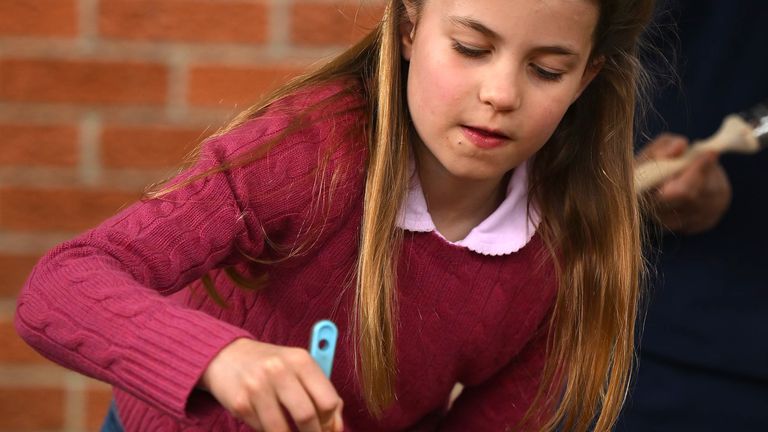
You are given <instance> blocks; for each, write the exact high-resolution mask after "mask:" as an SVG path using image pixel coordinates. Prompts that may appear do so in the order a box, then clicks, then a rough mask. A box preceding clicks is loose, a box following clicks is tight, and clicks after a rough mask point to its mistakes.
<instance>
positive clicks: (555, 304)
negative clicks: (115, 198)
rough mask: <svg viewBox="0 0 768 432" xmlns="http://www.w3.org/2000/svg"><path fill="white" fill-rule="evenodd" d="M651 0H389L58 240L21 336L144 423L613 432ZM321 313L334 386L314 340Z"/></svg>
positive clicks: (34, 283) (38, 279)
mask: <svg viewBox="0 0 768 432" xmlns="http://www.w3.org/2000/svg"><path fill="white" fill-rule="evenodd" d="M652 8H653V1H652V0H599V1H598V0H547V1H541V0H450V1H449V0H391V1H390V2H389V4H388V7H387V9H386V12H385V16H384V18H383V20H382V22H381V23H380V25H379V26H378V27H377V28H376V29H375V30H374V31H373V32H372V33H371V34H370V35H369V36H368V37H366V38H365V39H364V40H363V41H361V42H360V43H358V44H357V45H356V46H354V47H353V48H351V49H350V50H348V51H347V52H345V53H344V54H342V55H340V56H339V57H338V58H336V59H335V60H334V61H332V62H331V63H330V64H328V65H327V66H325V67H323V68H322V69H320V70H318V71H316V72H314V73H311V74H309V75H308V76H306V77H304V78H302V79H300V80H298V81H296V82H294V83H292V84H290V85H288V86H286V87H284V88H283V89H281V90H280V91H278V92H277V93H276V94H274V95H272V96H271V97H270V98H269V99H268V100H267V101H266V102H265V103H263V104H262V105H260V106H257V107H254V108H252V109H250V110H248V111H247V112H245V113H243V114H242V115H241V116H240V117H239V118H238V119H236V120H235V121H234V122H233V124H232V125H230V126H229V127H228V128H226V129H225V130H224V131H222V132H220V133H218V134H217V135H216V136H214V137H211V138H210V139H208V140H206V142H204V143H203V145H202V147H201V151H200V154H199V158H198V159H197V162H196V164H195V165H194V166H193V167H191V168H190V169H189V170H187V171H186V172H185V173H183V174H182V175H180V176H179V177H177V178H176V179H174V180H172V181H171V182H170V183H168V184H167V185H165V186H164V187H163V188H162V189H160V190H158V191H155V193H154V194H153V195H152V196H151V197H149V198H148V199H146V200H144V201H142V202H141V203H137V204H135V205H134V206H132V207H130V208H129V209H127V210H125V211H123V212H122V213H120V214H118V215H117V216H115V217H113V218H111V219H109V220H108V221H106V222H105V223H103V224H102V225H101V226H99V227H97V228H96V229H93V230H91V231H89V232H87V233H85V234H83V235H81V236H80V237H78V238H76V239H74V240H72V241H69V242H66V243H64V244H62V245H60V246H58V247H56V248H55V249H54V250H52V251H51V252H50V253H48V254H47V255H46V256H45V257H44V258H43V259H42V261H41V262H40V263H39V264H38V266H37V267H36V268H35V270H34V272H33V273H32V275H31V276H30V279H29V281H28V283H27V285H26V286H25V288H24V291H23V293H22V294H21V296H20V298H19V303H18V310H17V315H16V326H17V329H18V331H19V333H20V334H21V335H22V336H23V337H24V338H25V340H27V341H28V342H29V343H30V344H32V345H33V346H35V347H36V348H37V349H38V350H40V351H41V352H42V353H44V354H45V355H46V356H48V357H49V358H51V359H53V360H54V361H57V362H59V363H61V364H64V365H66V366H67V367H70V368H72V369H74V370H77V371H79V372H82V373H84V374H87V375H90V376H93V377H96V378H98V379H101V380H104V381H106V382H109V383H110V384H112V385H113V386H114V392H115V402H116V404H115V405H116V413H112V414H116V416H117V422H115V424H116V426H117V427H121V426H122V427H124V429H125V430H131V431H147V430H151V431H155V430H163V431H170V430H198V431H211V430H216V431H220V430H244V429H247V428H248V426H250V427H252V428H255V429H257V430H266V431H283V430H288V429H289V428H291V427H293V428H296V429H298V430H301V431H320V430H335V431H339V430H347V431H377V430H382V431H395V430H441V431H443V430H445V431H448V430H456V431H502V430H507V429H516V430H517V429H530V430H542V429H544V430H552V429H554V428H556V427H562V428H564V430H569V431H570V430H577V431H583V430H586V429H587V428H594V429H595V430H599V431H607V430H609V429H610V428H611V426H612V425H613V423H614V420H615V418H616V416H617V414H618V412H619V409H620V407H621V404H622V402H623V399H624V395H625V391H626V388H627V382H628V376H629V374H630V366H631V359H632V350H633V333H634V323H635V312H636V303H637V297H638V277H639V275H640V273H641V255H640V235H639V231H638V230H639V228H638V227H639V223H638V219H639V218H638V208H637V203H636V200H635V193H634V189H633V181H632V150H631V148H632V145H631V137H632V133H633V131H632V121H633V116H634V106H635V94H636V91H637V86H638V74H639V72H640V71H639V66H638V62H637V59H636V52H637V43H638V38H639V35H640V33H641V31H642V29H643V27H644V25H645V24H646V22H647V20H648V19H649V17H650V15H651V11H652ZM185 287H187V289H184V290H182V289H183V288H185ZM171 294H174V295H173V296H171ZM323 318H328V319H331V320H333V321H335V322H336V324H337V326H338V327H339V329H340V333H341V335H340V338H339V342H338V347H337V352H336V361H335V364H334V366H333V375H332V376H331V379H330V380H329V379H327V378H325V376H324V375H323V373H322V372H321V369H320V368H319V367H318V366H317V365H316V364H315V363H314V362H313V360H312V358H311V357H310V356H309V355H308V353H307V351H306V350H305V349H304V347H306V346H307V342H308V337H309V332H310V329H311V327H312V324H313V323H314V322H316V321H317V320H319V319H323ZM456 383H461V384H462V385H463V388H464V390H463V392H462V393H461V394H460V396H459V397H458V398H457V399H456V400H455V401H453V403H452V404H449V396H450V394H451V390H452V389H453V388H454V386H455V384H456Z"/></svg>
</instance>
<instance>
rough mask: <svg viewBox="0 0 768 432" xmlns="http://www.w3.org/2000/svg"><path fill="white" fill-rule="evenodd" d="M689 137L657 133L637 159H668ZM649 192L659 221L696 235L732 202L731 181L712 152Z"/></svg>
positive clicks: (682, 148) (684, 147)
mask: <svg viewBox="0 0 768 432" xmlns="http://www.w3.org/2000/svg"><path fill="white" fill-rule="evenodd" d="M689 145H690V143H689V142H688V139H687V138H685V137H683V136H681V135H675V134H670V133H664V134H661V135H659V136H658V137H657V138H656V139H654V140H653V141H651V142H650V143H649V144H648V145H647V146H645V148H643V150H642V151H641V153H640V155H639V156H638V161H645V160H654V159H670V158H674V157H677V156H680V155H682V154H683V153H685V152H686V150H687V149H688V146H689ZM649 193H650V196H649V198H650V200H651V203H652V205H653V206H654V208H655V211H656V215H657V217H658V218H659V221H660V222H661V224H662V225H663V226H664V227H665V228H667V229H669V230H671V231H674V232H678V233H682V234H696V233H700V232H704V231H707V230H709V229H711V228H713V227H714V226H715V225H717V223H718V222H719V221H720V219H721V218H722V217H723V214H725V212H726V210H728V207H729V206H730V204H731V197H732V192H731V183H730V181H729V180H728V176H727V175H726V173H725V170H723V167H722V166H721V165H720V163H719V162H718V155H717V154H716V153H714V152H709V153H703V154H701V155H699V156H697V157H696V159H695V160H694V161H693V162H692V163H691V164H690V165H689V166H688V167H686V168H685V169H683V171H681V172H679V173H678V174H676V175H675V176H673V177H671V178H670V179H668V180H666V181H665V182H663V183H662V184H661V185H660V186H658V187H657V188H655V189H653V190H652V191H650V192H649Z"/></svg>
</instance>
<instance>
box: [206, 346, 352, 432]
mask: <svg viewBox="0 0 768 432" xmlns="http://www.w3.org/2000/svg"><path fill="white" fill-rule="evenodd" d="M199 386H200V387H201V388H203V389H205V390H208V391H209V392H210V393H211V394H212V395H213V396H214V397H215V398H216V399H217V400H218V401H219V403H221V404H222V406H224V408H226V409H227V410H228V411H229V412H231V413H232V414H233V415H234V416H235V417H237V418H239V419H241V420H243V421H244V422H245V423H247V424H248V425H249V426H251V427H252V428H254V429H256V430H257V431H266V432H273V431H280V432H282V431H290V427H289V421H288V419H287V418H286V415H284V414H283V413H284V412H285V413H287V415H289V416H290V417H291V418H292V419H293V421H294V422H295V424H296V426H297V427H298V428H299V430H300V431H301V432H325V431H334V432H336V431H342V430H343V425H342V419H341V410H342V407H343V402H342V400H341V398H340V397H339V395H338V393H336V390H335V389H334V388H333V385H332V384H331V382H330V381H329V380H328V378H326V376H325V375H324V374H323V371H322V369H320V367H319V366H318V365H317V363H315V361H314V360H313V359H312V357H311V356H310V355H309V352H307V350H304V349H301V348H293V347H283V346H278V345H271V344H267V343H262V342H257V341H254V340H250V339H237V340H235V341H234V342H232V343H231V344H229V345H227V346H226V347H224V349H222V350H221V352H219V354H218V355H216V357H214V359H213V360H212V361H211V363H210V364H209V365H208V368H207V369H206V370H205V372H204V373H203V376H202V377H201V379H200V382H199ZM283 408H284V409H285V411H283Z"/></svg>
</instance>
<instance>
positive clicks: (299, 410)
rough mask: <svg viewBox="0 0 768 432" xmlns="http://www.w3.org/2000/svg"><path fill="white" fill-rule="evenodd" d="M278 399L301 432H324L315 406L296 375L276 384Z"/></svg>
mask: <svg viewBox="0 0 768 432" xmlns="http://www.w3.org/2000/svg"><path fill="white" fill-rule="evenodd" d="M275 391H276V393H277V399H278V400H279V401H280V403H282V405H283V407H284V408H285V409H286V411H288V413H289V414H290V415H291V417H292V418H293V421H294V422H295V423H296V426H297V427H298V428H299V431H301V432H322V429H321V427H320V419H319V418H318V413H317V411H316V410H315V404H314V403H313V402H312V399H310V397H309V395H308V394H307V390H306V389H305V388H304V386H302V385H301V383H300V382H299V379H298V378H297V377H296V375H294V374H292V373H289V374H286V375H285V376H282V377H280V379H279V380H277V381H276V382H275Z"/></svg>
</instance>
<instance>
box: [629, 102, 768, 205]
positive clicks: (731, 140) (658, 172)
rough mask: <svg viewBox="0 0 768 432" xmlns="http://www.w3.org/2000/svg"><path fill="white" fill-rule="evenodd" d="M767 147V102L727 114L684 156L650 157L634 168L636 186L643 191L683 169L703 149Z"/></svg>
mask: <svg viewBox="0 0 768 432" xmlns="http://www.w3.org/2000/svg"><path fill="white" fill-rule="evenodd" d="M765 147H768V101H764V102H763V103H760V104H758V105H757V106H755V107H753V108H752V109H750V110H749V111H745V112H743V113H740V114H731V115H729V116H727V117H726V118H725V119H724V120H723V123H722V124H721V125H720V129H718V130H717V132H715V134H714V135H712V136H710V137H709V138H706V139H703V140H701V141H696V142H694V143H693V144H692V145H691V146H690V147H689V149H688V151H686V152H685V153H683V154H682V155H681V156H678V157H677V158H673V159H659V160H651V161H647V162H644V163H641V164H640V165H638V166H637V167H636V168H635V188H636V189H637V192H638V193H641V192H644V191H646V190H648V189H650V188H652V187H654V186H657V185H658V184H659V183H661V182H663V181H664V180H666V179H667V178H669V177H671V176H673V175H674V174H676V173H678V172H680V171H682V170H683V169H684V168H685V167H687V166H688V165H690V164H691V162H693V161H694V160H695V159H696V156H698V155H700V154H701V153H703V152H717V153H725V152H737V153H757V152H758V151H760V150H762V149H763V148H765Z"/></svg>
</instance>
